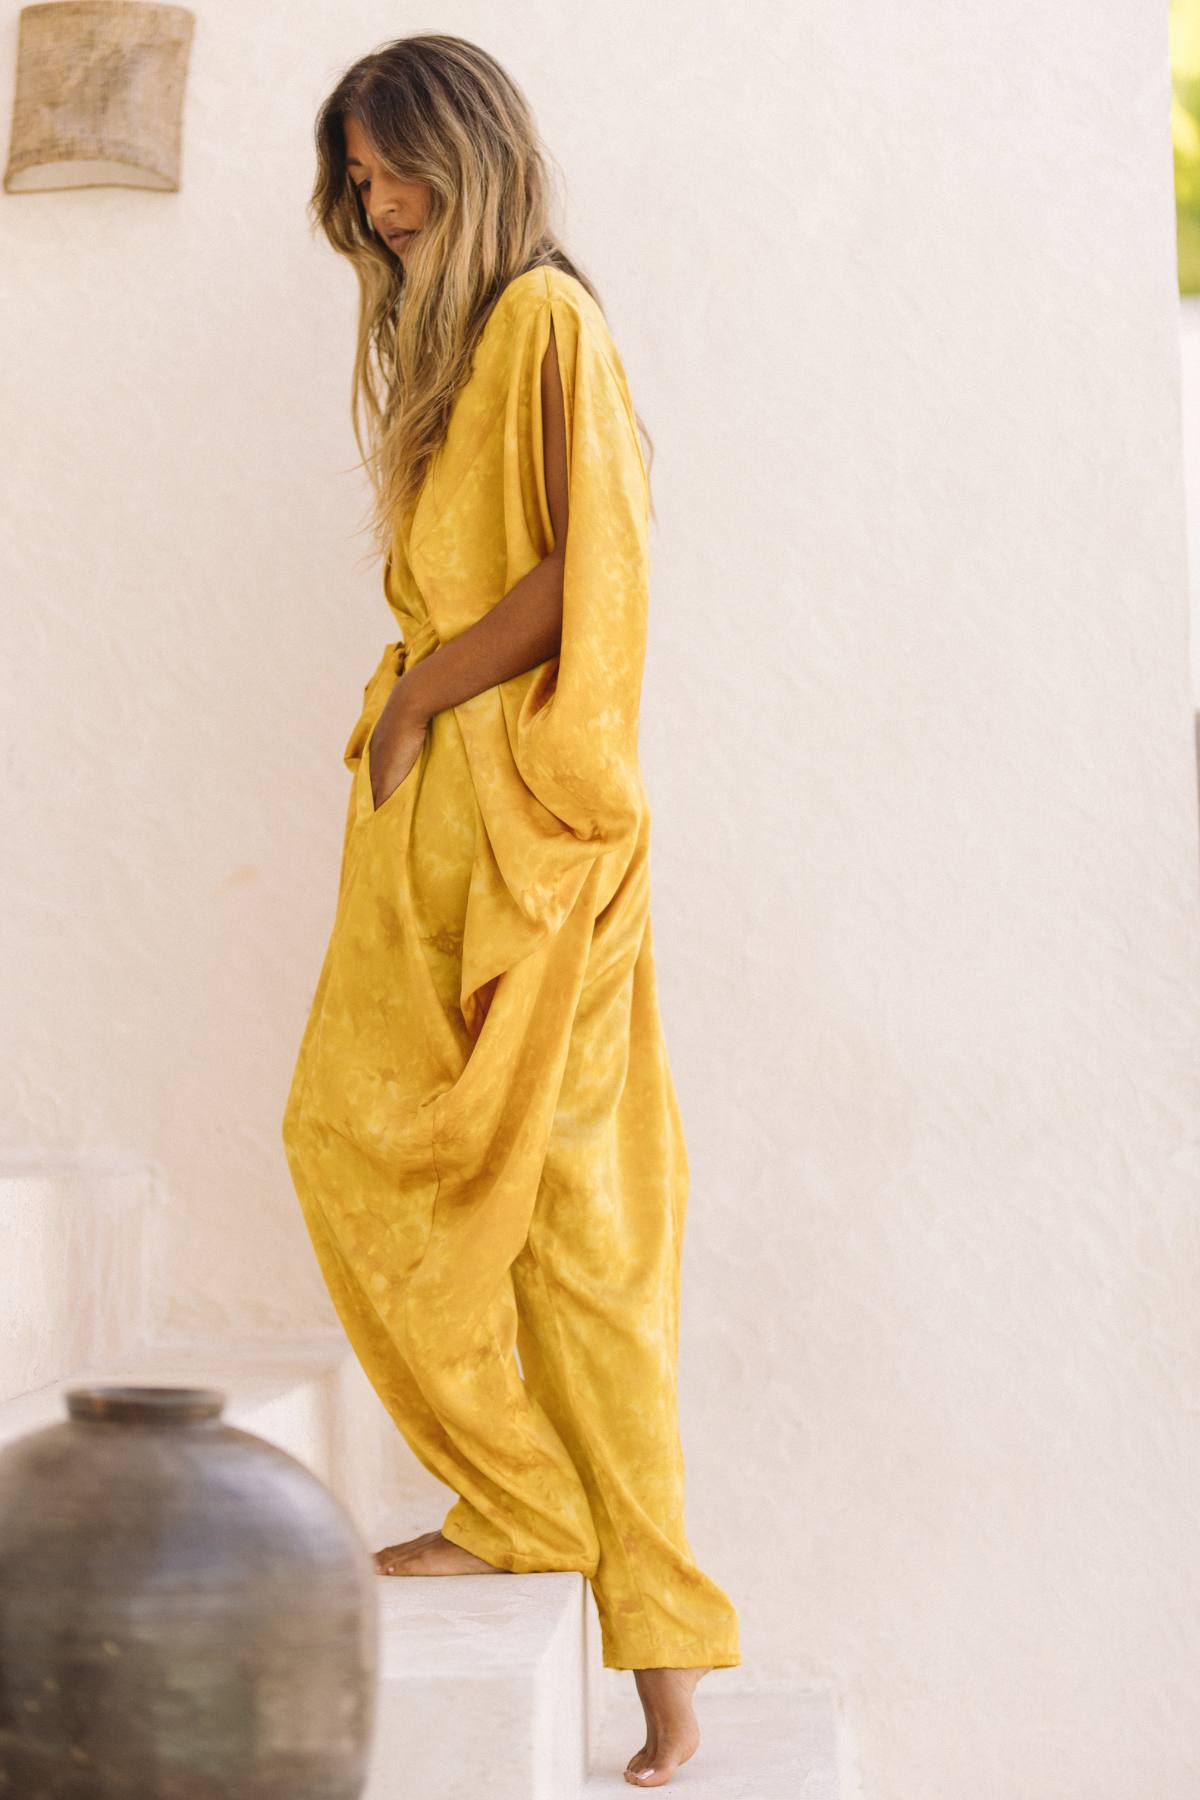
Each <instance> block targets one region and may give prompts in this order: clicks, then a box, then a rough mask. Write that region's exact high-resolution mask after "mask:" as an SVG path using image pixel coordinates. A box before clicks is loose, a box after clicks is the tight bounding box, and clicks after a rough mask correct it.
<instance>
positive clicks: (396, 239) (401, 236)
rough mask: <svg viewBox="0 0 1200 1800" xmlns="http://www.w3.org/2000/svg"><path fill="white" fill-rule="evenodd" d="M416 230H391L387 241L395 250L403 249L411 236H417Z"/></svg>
mask: <svg viewBox="0 0 1200 1800" xmlns="http://www.w3.org/2000/svg"><path fill="white" fill-rule="evenodd" d="M416 235H417V234H416V232H415V231H389V232H388V238H387V241H388V243H389V244H390V245H391V247H392V249H393V250H399V249H402V248H403V246H404V245H405V244H407V242H408V240H409V238H413V237H416Z"/></svg>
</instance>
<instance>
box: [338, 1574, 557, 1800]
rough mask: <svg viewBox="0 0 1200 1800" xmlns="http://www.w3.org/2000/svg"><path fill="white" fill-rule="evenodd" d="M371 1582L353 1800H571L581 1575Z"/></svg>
mask: <svg viewBox="0 0 1200 1800" xmlns="http://www.w3.org/2000/svg"><path fill="white" fill-rule="evenodd" d="M380 1580H381V1582H382V1584H383V1588H382V1594H381V1602H382V1610H383V1657H382V1664H381V1675H382V1680H381V1685H380V1695H379V1702H380V1703H379V1714H378V1722H377V1727H376V1734H375V1741H374V1745H373V1750H372V1760H371V1772H370V1777H369V1780H368V1782H367V1787H366V1791H365V1793H364V1796H363V1800H578V1796H579V1794H580V1791H581V1786H582V1782H583V1778H584V1764H585V1760H586V1759H585V1754H584V1718H583V1707H584V1675H583V1602H584V1583H583V1578H582V1576H579V1575H455V1576H453V1577H450V1576H433V1575H427V1576H416V1577H413V1576H381V1577H380Z"/></svg>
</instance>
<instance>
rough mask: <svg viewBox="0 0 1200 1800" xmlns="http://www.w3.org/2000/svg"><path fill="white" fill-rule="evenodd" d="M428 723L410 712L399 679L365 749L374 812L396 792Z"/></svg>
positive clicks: (421, 740)
mask: <svg viewBox="0 0 1200 1800" xmlns="http://www.w3.org/2000/svg"><path fill="white" fill-rule="evenodd" d="M428 723H429V721H428V719H427V718H426V717H424V716H422V715H421V714H419V713H417V712H415V711H414V710H413V707H412V705H411V704H410V702H409V697H408V695H407V694H406V693H405V692H404V677H403V676H401V678H400V680H399V681H398V682H397V683H396V685H395V687H394V688H393V689H392V691H391V693H390V694H389V695H388V697H387V700H386V702H385V704H384V708H383V711H382V712H381V713H380V715H379V717H378V719H377V720H376V721H375V729H374V730H373V731H372V733H371V737H370V741H369V743H368V746H367V761H368V773H369V774H370V777H371V801H372V804H373V806H374V808H375V811H376V812H378V811H379V808H380V807H381V806H382V805H383V803H384V801H385V800H387V799H389V798H390V797H391V795H392V794H394V793H395V791H396V789H397V788H398V787H399V786H400V783H401V782H402V781H403V780H404V777H405V776H406V775H407V774H408V773H409V771H410V770H411V768H412V767H413V764H414V763H415V762H416V760H417V758H418V756H420V754H421V746H422V744H423V743H424V742H425V730H426V727H427V725H428Z"/></svg>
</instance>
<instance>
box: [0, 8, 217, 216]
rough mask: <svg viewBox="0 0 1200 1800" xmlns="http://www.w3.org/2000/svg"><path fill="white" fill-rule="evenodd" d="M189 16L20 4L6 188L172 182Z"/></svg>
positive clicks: (181, 11) (178, 11) (176, 11)
mask: <svg viewBox="0 0 1200 1800" xmlns="http://www.w3.org/2000/svg"><path fill="white" fill-rule="evenodd" d="M194 22H195V20H194V15H193V14H192V13H191V12H190V11H189V10H188V8H187V7H183V6H160V5H155V4H152V3H151V0H53V3H52V4H49V5H39V6H24V7H22V8H21V28H20V34H19V37H18V42H17V89H16V98H15V102H14V106H13V122H12V142H11V145H10V148H9V155H8V167H7V169H6V170H5V173H4V186H5V188H6V189H7V191H8V192H9V193H10V194H20V193H33V192H39V191H44V190H45V189H47V188H73V187H148V188H166V189H171V188H177V187H178V186H179V150H180V126H181V120H182V113H183V89H184V82H185V79H186V76H187V60H188V52H189V50H190V48H191V41H192V27H193V24H194Z"/></svg>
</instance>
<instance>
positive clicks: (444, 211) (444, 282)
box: [309, 33, 653, 550]
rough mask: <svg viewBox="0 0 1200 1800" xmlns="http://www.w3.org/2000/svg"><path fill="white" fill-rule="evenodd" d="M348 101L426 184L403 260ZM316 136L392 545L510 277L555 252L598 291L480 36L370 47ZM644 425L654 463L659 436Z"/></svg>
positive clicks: (357, 406)
mask: <svg viewBox="0 0 1200 1800" xmlns="http://www.w3.org/2000/svg"><path fill="white" fill-rule="evenodd" d="M348 113H350V114H353V115H354V116H355V117H356V118H357V120H358V122H359V124H360V126H361V128H362V131H363V134H364V136H365V137H366V139H367V141H368V143H369V144H370V145H371V148H372V151H373V153H374V155H375V156H376V157H377V158H378V159H379V161H380V163H382V164H383V166H384V167H385V168H386V169H388V170H390V171H391V172H392V174H394V175H395V176H396V177H397V178H398V179H400V180H406V181H422V182H425V183H427V184H428V187H429V190H430V198H429V210H428V214H427V217H426V220H425V223H424V226H423V227H422V230H421V231H420V233H419V234H418V235H417V236H416V237H415V238H414V239H413V240H412V243H411V245H410V247H409V250H408V265H407V268H406V267H405V266H404V264H402V263H401V261H400V259H399V257H397V256H395V255H394V254H393V253H392V251H391V250H390V249H389V248H388V246H387V244H386V243H384V242H383V241H382V240H381V239H380V238H379V237H378V236H377V235H376V233H375V231H374V229H373V228H372V225H371V222H370V219H369V217H368V214H367V210H366V207H365V205H364V202H363V199H362V197H361V196H360V195H359V193H358V191H357V187H356V185H355V183H354V181H353V180H352V178H351V175H350V171H349V170H348V168H347V166H346V144H345V137H344V131H343V123H342V122H343V119H344V117H345V116H346V114H348ZM315 135H316V148H317V174H316V180H315V183H314V186H313V193H312V198H311V201H310V207H309V210H310V214H311V217H312V220H313V224H314V228H315V227H316V226H320V227H321V229H323V230H324V232H325V235H326V237H327V238H328V240H329V242H330V243H331V244H332V245H333V247H334V249H335V250H337V251H340V253H341V254H342V255H343V256H345V257H347V258H348V259H349V260H350V262H352V263H353V265H354V270H355V273H356V275H357V277H358V287H359V314H358V336H357V344H356V348H355V357H354V373H353V381H352V385H351V402H350V410H351V420H352V424H353V428H354V436H355V441H356V443H357V445H358V450H359V455H360V456H361V457H362V459H363V466H364V467H365V468H366V469H367V471H368V474H369V475H370V478H371V483H372V487H373V489H374V494H375V503H374V508H373V512H372V516H371V519H370V521H369V524H370V527H371V529H372V531H373V535H374V538H375V540H376V542H377V544H378V546H379V548H380V549H381V550H386V548H387V546H388V545H389V544H390V542H391V538H392V533H393V531H394V529H395V525H396V521H397V518H398V516H399V515H400V514H401V513H403V512H406V511H407V509H408V508H409V507H410V506H411V505H412V504H413V502H414V501H415V499H416V496H417V494H418V492H419V490H420V487H421V483H422V481H423V480H424V478H425V474H426V472H427V470H428V467H429V463H430V460H431V459H432V457H433V455H434V454H435V452H436V451H437V449H438V448H439V446H440V445H441V444H442V442H443V441H444V439H445V436H446V430H447V426H448V424H449V419H450V408H451V405H452V403H453V400H454V396H455V394H456V393H457V392H458V390H459V388H460V387H461V386H462V384H463V382H464V381H465V380H466V379H467V377H468V376H469V374H470V372H471V361H472V357H473V354H474V350H475V345H476V343H477V342H478V339H479V336H480V333H481V332H482V330H483V327H484V325H485V324H486V322H487V317H488V314H489V313H490V311H491V309H492V307H493V306H494V305H495V303H496V300H497V299H498V298H499V296H500V293H501V290H502V289H503V288H504V287H506V286H507V284H508V283H509V282H510V281H512V280H513V279H514V278H515V277H516V276H518V275H521V274H523V273H524V272H525V271H526V270H527V269H531V268H536V267H540V266H543V265H545V266H550V267H553V268H558V269H563V270H565V271H566V273H567V274H569V275H573V276H574V277H575V278H576V280H578V281H579V282H580V283H581V284H582V285H583V287H584V288H586V290H587V292H588V293H589V294H590V295H591V296H592V298H593V299H594V300H595V301H596V303H597V305H600V304H601V302H600V297H599V295H598V294H597V292H596V289H595V288H594V287H593V285H592V283H591V281H590V280H589V279H588V277H587V276H586V275H585V274H584V273H583V271H582V270H581V269H579V268H578V267H576V265H575V264H574V263H573V262H572V261H571V259H570V257H569V256H568V255H567V253H566V251H565V250H564V249H563V247H562V245H561V244H560V243H559V241H558V238H557V237H556V236H555V234H554V232H553V230H552V228H551V222H550V209H551V193H552V189H551V181H550V176H549V168H548V163H549V160H550V159H549V157H548V153H547V152H546V150H545V148H544V147H543V145H542V143H541V140H540V138H539V136H538V132H537V128H536V125H535V123H534V119H533V115H532V113H531V111H530V108H529V105H528V103H527V102H526V100H525V97H524V95H523V94H522V93H521V91H520V89H519V88H518V87H517V86H516V84H515V82H513V81H512V79H511V78H510V77H509V76H508V75H507V74H506V73H505V72H504V70H503V69H502V68H501V67H500V65H499V64H498V63H497V62H496V61H495V60H494V58H493V57H491V56H489V55H488V54H487V52H486V51H484V50H481V49H480V48H479V47H478V45H476V44H472V43H469V42H468V41H467V40H466V39H465V38H460V37H452V36H448V35H445V34H440V33H437V34H422V35H420V36H415V37H406V38H397V39H396V40H395V41H393V42H391V43H387V44H384V45H383V46H382V47H381V48H380V49H377V50H373V51H371V52H370V53H369V54H368V55H366V56H364V57H361V58H360V59H359V60H358V61H357V62H355V63H353V64H352V65H351V66H350V67H349V68H348V69H347V70H346V72H345V73H344V74H343V75H342V77H341V79H340V80H339V81H338V83H337V85H336V87H335V88H334V89H333V91H332V92H331V93H330V94H329V96H328V97H327V98H326V100H325V101H324V102H323V103H322V105H321V108H320V110H319V112H318V114H317V120H316V127H315ZM635 416H636V415H635ZM637 423H638V427H639V429H640V431H641V433H642V436H643V438H644V440H645V444H646V447H647V451H648V456H647V468H649V464H650V459H651V458H652V456H653V443H652V440H651V439H650V436H649V433H648V432H647V431H646V428H645V426H644V425H643V423H642V421H641V419H640V417H638V418H637Z"/></svg>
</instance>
